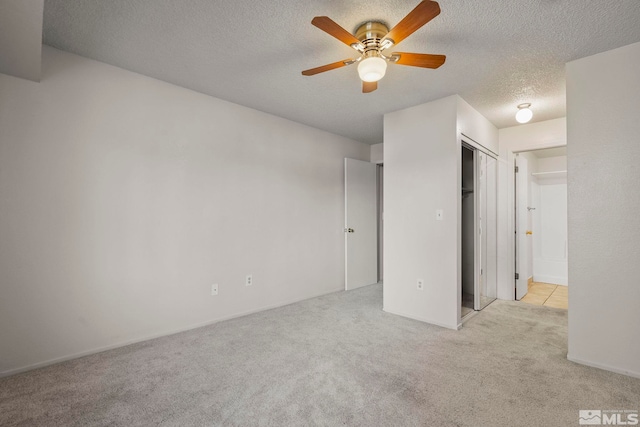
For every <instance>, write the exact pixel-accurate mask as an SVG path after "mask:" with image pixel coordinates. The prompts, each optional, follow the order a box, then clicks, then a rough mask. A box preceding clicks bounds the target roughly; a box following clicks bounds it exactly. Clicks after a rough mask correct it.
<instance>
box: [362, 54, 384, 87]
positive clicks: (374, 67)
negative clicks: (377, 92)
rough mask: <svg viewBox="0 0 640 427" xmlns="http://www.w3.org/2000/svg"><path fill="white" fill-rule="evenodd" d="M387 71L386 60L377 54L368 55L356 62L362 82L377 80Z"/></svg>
mask: <svg viewBox="0 0 640 427" xmlns="http://www.w3.org/2000/svg"><path fill="white" fill-rule="evenodd" d="M386 71H387V61H385V60H384V59H382V58H380V57H379V56H370V57H368V58H365V59H363V60H362V61H360V63H359V64H358V75H359V76H360V80H362V81H363V82H377V81H378V80H380V79H381V78H383V77H384V73H386Z"/></svg>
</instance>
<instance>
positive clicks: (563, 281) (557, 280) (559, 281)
mask: <svg viewBox="0 0 640 427" xmlns="http://www.w3.org/2000/svg"><path fill="white" fill-rule="evenodd" d="M533 281H534V282H543V283H551V284H552V285H561V286H568V285H569V280H568V279H567V278H566V277H561V276H544V275H539V274H534V275H533Z"/></svg>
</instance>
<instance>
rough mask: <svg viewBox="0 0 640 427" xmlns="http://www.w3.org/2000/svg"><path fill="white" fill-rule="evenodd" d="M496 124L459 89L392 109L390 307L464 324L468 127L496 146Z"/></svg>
mask: <svg viewBox="0 0 640 427" xmlns="http://www.w3.org/2000/svg"><path fill="white" fill-rule="evenodd" d="M492 126H493V125H491V124H490V123H489V122H488V121H487V120H486V119H485V118H484V117H482V116H481V115H479V114H477V112H475V110H473V109H472V108H471V107H470V106H469V105H468V104H467V103H466V102H464V100H462V99H461V98H460V97H459V96H457V95H454V96H450V97H447V98H443V99H440V100H437V101H433V102H430V103H427V104H423V105H419V106H416V107H412V108H408V109H405V110H401V111H396V112H393V113H389V114H386V115H385V118H384V162H385V166H384V168H385V180H384V193H385V199H384V212H385V225H384V227H385V228H384V254H385V258H384V270H385V280H384V283H385V286H384V310H385V311H388V312H391V313H395V314H400V315H403V316H406V317H411V318H414V319H418V320H422V321H425V322H429V323H433V324H436V325H440V326H445V327H448V328H457V327H458V325H459V321H460V286H461V281H460V280H461V278H460V265H461V264H460V262H461V248H460V246H461V245H460V238H461V237H460V221H461V197H460V196H461V194H460V190H461V187H460V185H461V140H462V134H461V131H462V130H466V132H467V136H468V137H469V138H473V139H474V141H475V143H476V145H477V144H480V145H483V146H484V147H495V146H496V145H497V130H496V129H495V127H493V128H492ZM437 210H442V211H443V214H444V215H443V219H442V220H441V221H439V220H436V211H437ZM418 279H422V280H424V284H425V288H424V290H423V291H419V290H418V289H417V280H418Z"/></svg>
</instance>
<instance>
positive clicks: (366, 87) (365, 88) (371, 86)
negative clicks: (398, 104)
mask: <svg viewBox="0 0 640 427" xmlns="http://www.w3.org/2000/svg"><path fill="white" fill-rule="evenodd" d="M376 89H378V82H362V93H371V92H373V91H374V90H376Z"/></svg>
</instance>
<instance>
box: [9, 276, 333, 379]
mask: <svg viewBox="0 0 640 427" xmlns="http://www.w3.org/2000/svg"><path fill="white" fill-rule="evenodd" d="M336 292H344V288H343V287H340V288H337V289H335V290H331V291H328V292H320V293H318V294H312V295H310V296H306V297H302V298H294V299H291V300H287V301H282V302H279V303H276V304H271V305H267V306H264V307H261V308H256V309H252V310H247V311H243V312H240V313H237V314H232V315H230V316H223V317H219V318H216V319H213V320H207V321H206V322H201V323H196V324H193V325H190V326H187V327H184V328H179V329H173V330H170V331H167V332H161V333H157V334H152V335H147V336H144V337H142V338H135V339H132V340H127V341H123V342H120V343H117V344H112V345H107V346H104V347H98V348H94V349H91V350H87V351H81V352H79V353H74V354H70V355H67V356H62V357H56V358H55V359H50V360H47V361H44V362H39V363H34V364H32V365H27V366H23V367H20V368H15V369H10V370H8V371H2V372H0V378H3V377H8V376H11V375H16V374H20V373H23V372H27V371H31V370H33V369H38V368H44V367H46V366H50V365H55V364H57V363H61V362H66V361H68V360H73V359H78V358H80V357H84V356H90V355H92V354H97V353H102V352H103V351H108V350H113V349H116V348H120V347H126V346H128V345H131V344H137V343H140V342H143V341H149V340H153V339H156V338H162V337H166V336H169V335H174V334H179V333H180V332H186V331H190V330H192V329H198V328H202V327H205V326H209V325H213V324H214V323H218V322H223V321H225V320H231V319H235V318H237V317H242V316H248V315H250V314H254V313H259V312H261V311H266V310H272V309H274V308H280V307H284V306H287V305H291V304H295V303H298V302H301V301H305V300H308V299H312V298H317V297H321V296H324V295H329V294H333V293H336Z"/></svg>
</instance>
